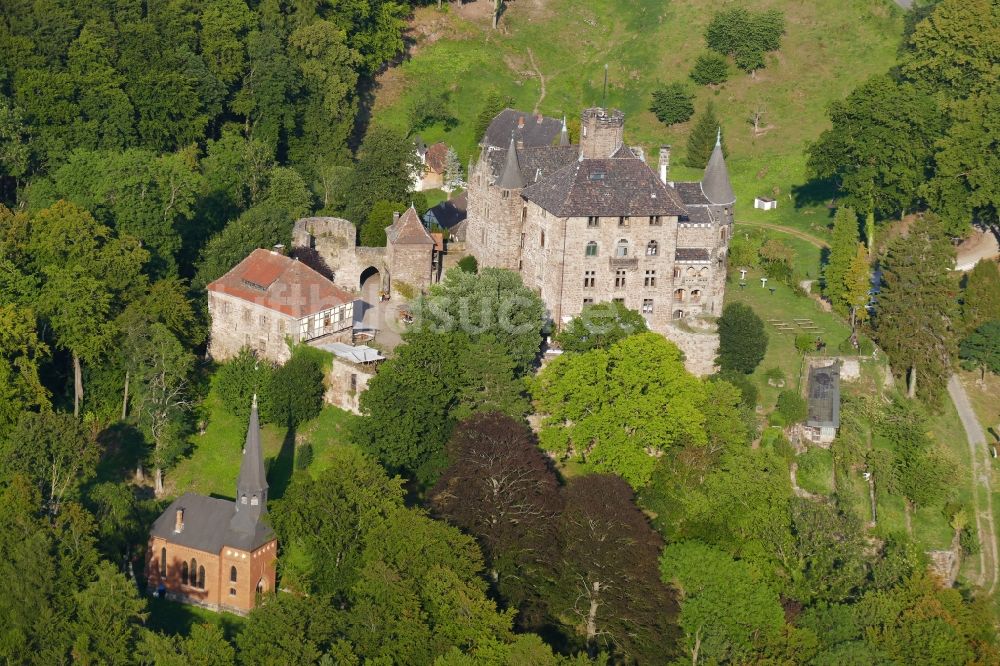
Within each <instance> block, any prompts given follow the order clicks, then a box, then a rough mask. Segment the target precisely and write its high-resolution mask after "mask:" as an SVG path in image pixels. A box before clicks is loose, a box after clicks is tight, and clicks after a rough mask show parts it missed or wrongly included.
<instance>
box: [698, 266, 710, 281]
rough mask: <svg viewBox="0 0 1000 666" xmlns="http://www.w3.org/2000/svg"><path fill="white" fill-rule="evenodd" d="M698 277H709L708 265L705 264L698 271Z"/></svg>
mask: <svg viewBox="0 0 1000 666" xmlns="http://www.w3.org/2000/svg"><path fill="white" fill-rule="evenodd" d="M698 277H703V278H705V277H708V266H705V267H704V268H702V269H701V270H700V271H698Z"/></svg>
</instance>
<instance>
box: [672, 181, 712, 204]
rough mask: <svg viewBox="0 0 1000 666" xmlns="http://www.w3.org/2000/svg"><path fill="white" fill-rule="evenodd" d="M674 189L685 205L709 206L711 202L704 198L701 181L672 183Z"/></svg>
mask: <svg viewBox="0 0 1000 666" xmlns="http://www.w3.org/2000/svg"><path fill="white" fill-rule="evenodd" d="M674 191H676V192H677V194H678V195H680V198H681V201H683V202H684V205H685V206H710V205H712V202H711V201H709V200H708V199H706V198H705V193H704V192H702V191H701V183H699V182H693V183H674Z"/></svg>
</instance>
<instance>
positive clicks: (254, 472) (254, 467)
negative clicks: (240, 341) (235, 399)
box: [230, 393, 267, 533]
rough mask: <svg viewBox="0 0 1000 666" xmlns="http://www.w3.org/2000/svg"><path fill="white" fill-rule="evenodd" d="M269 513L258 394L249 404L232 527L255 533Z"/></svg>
mask: <svg viewBox="0 0 1000 666" xmlns="http://www.w3.org/2000/svg"><path fill="white" fill-rule="evenodd" d="M265 513H267V477H266V476H265V474H264V452H263V451H262V450H261V446H260V418H259V417H258V415H257V394H256V393H255V394H254V396H253V403H252V404H251V406H250V424H249V425H248V426H247V439H246V444H245V445H244V446H243V460H242V462H240V476H239V479H238V480H237V481H236V513H235V515H233V518H232V520H231V521H230V527H232V528H233V529H235V530H239V531H241V532H249V533H253V532H254V531H255V530H256V529H257V522H258V521H259V520H260V517H261V516H262V515H263V514H265Z"/></svg>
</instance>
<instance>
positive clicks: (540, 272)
mask: <svg viewBox="0 0 1000 666" xmlns="http://www.w3.org/2000/svg"><path fill="white" fill-rule="evenodd" d="M623 129H624V114H623V113H622V112H621V111H618V110H605V109H601V108H591V109H586V110H585V111H584V112H583V114H582V122H581V127H580V143H579V145H571V144H570V141H569V136H568V132H567V128H566V123H565V119H564V120H563V121H559V120H557V119H555V118H547V117H544V116H541V115H533V114H526V113H523V112H520V111H515V110H513V109H506V110H504V111H503V112H501V113H500V114H499V115H497V116H496V118H494V119H493V121H492V123H491V124H490V126H489V128H488V129H487V130H486V134H485V136H484V137H483V139H482V141H481V143H480V147H481V149H482V150H481V152H480V156H479V160H478V162H476V163H475V164H474V165H473V166H472V168H471V169H470V174H469V190H468V202H469V207H468V221H467V227H466V246H467V250H468V251H469V252H470V253H471V254H473V255H474V256H475V257H476V259H477V260H478V262H479V265H480V266H496V267H500V268H507V269H510V270H513V271H517V272H518V273H520V275H521V278H522V279H523V281H524V284H525V285H526V286H527V287H529V288H531V289H535V290H536V291H537V292H538V293H539V295H540V296H541V297H542V300H543V301H544V302H545V304H546V306H547V307H548V308H549V315H550V317H551V318H552V320H553V322H555V324H556V325H557V326H561V325H563V324H564V323H566V322H568V321H569V320H570V319H572V318H573V317H574V316H576V315H578V314H580V311H581V310H582V309H583V306H584V305H586V304H588V303H598V302H602V301H612V300H616V301H620V302H622V303H624V305H625V306H626V307H628V308H630V309H633V310H636V311H638V312H640V313H642V315H643V316H644V317H645V319H646V322H647V324H648V326H649V328H650V329H651V330H653V331H656V332H658V333H661V334H663V335H664V336H666V337H667V338H670V339H671V340H673V341H674V342H675V343H677V344H678V346H679V347H680V348H681V349H682V351H684V353H685V355H686V357H687V363H688V368H689V369H690V370H691V371H693V372H696V373H699V374H707V373H709V372H711V371H712V365H713V359H714V357H715V351H716V349H717V345H718V338H717V336H715V335H712V334H711V333H703V334H699V331H698V330H697V328H698V326H699V325H700V324H701V321H700V318H699V317H698V316H699V315H702V314H704V315H710V316H718V315H719V314H721V312H722V304H723V303H722V301H723V294H724V290H725V279H726V255H727V251H728V247H729V239H730V237H731V236H732V226H733V205H734V204H735V202H736V195H735V194H734V193H733V188H732V185H731V184H730V181H729V174H728V171H727V169H726V163H725V158H724V156H723V153H722V147H721V142H720V141H717V142H716V146H715V149H714V151H713V153H712V156H711V159H710V160H709V162H708V166H707V167H706V169H705V175H704V177H703V178H702V180H701V181H698V182H672V181H670V180H669V179H668V170H669V161H670V148H669V146H664V147H662V148H661V149H660V154H659V165H658V166H659V174H657V173H655V172H654V171H653V169H651V168H650V167H649V166H648V165H647V164H646V162H645V160H644V159H643V158H642V152H641V150H640V149H637V148H630V147H628V146H626V145H625V143H624V138H623Z"/></svg>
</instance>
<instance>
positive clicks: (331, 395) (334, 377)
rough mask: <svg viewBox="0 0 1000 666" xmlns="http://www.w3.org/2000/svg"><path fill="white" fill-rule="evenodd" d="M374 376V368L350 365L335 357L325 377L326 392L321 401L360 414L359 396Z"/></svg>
mask: <svg viewBox="0 0 1000 666" xmlns="http://www.w3.org/2000/svg"><path fill="white" fill-rule="evenodd" d="M352 376H353V377H354V382H353V385H354V388H353V389H352V388H351V385H352V382H351V377H352ZM374 376H375V368H374V367H372V366H365V365H359V364H356V363H350V362H349V361H345V360H343V359H341V358H338V357H336V356H335V357H334V358H333V362H332V363H331V366H330V372H329V373H328V374H327V377H326V391H325V392H324V394H323V400H324V401H325V402H326V404H328V405H334V406H336V407H339V408H341V409H344V410H347V411H349V412H353V413H354V414H360V413H361V411H360V400H361V394H362V393H364V392H365V389H367V388H368V382H369V381H371V378H372V377H374Z"/></svg>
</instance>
